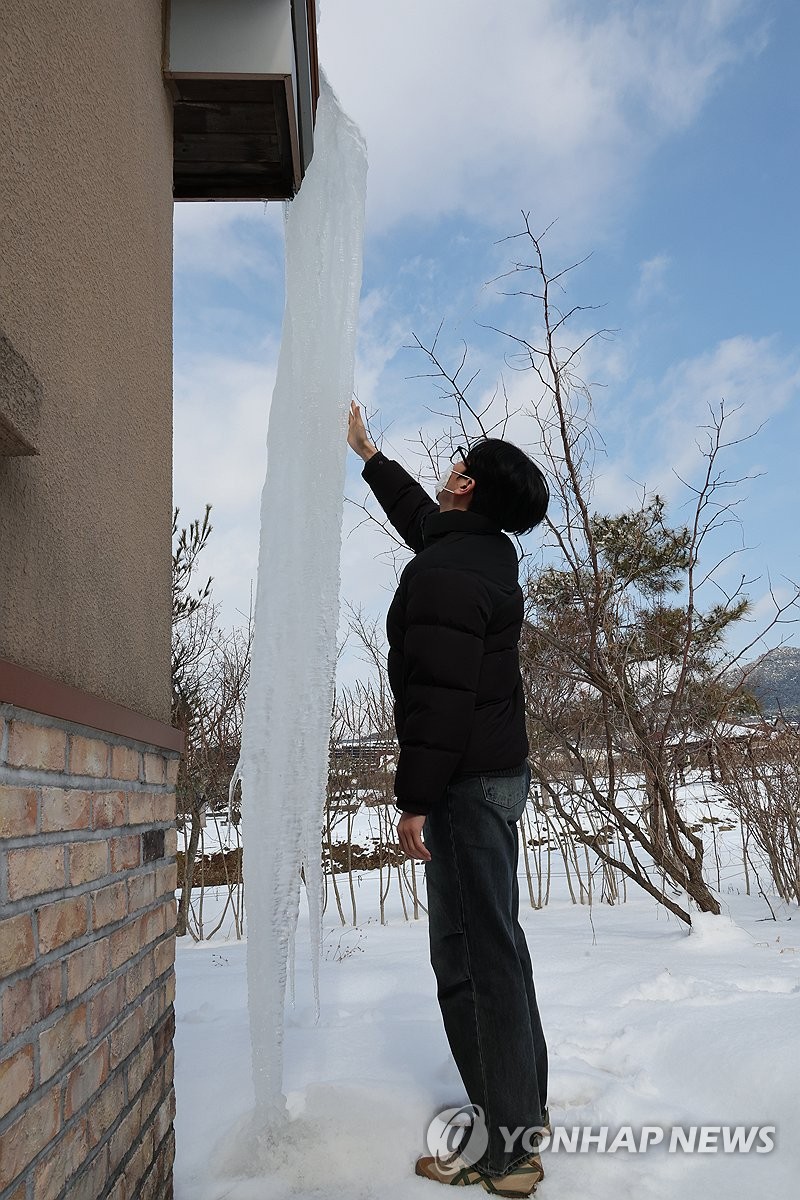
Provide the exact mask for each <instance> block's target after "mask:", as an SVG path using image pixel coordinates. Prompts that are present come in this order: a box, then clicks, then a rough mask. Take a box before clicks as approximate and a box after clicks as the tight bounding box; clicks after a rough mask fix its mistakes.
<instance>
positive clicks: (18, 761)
mask: <svg viewBox="0 0 800 1200" xmlns="http://www.w3.org/2000/svg"><path fill="white" fill-rule="evenodd" d="M66 758H67V735H66V733H65V732H64V730H63V729H53V728H51V727H50V726H48V725H29V724H28V723H27V722H26V721H12V722H11V725H10V728H9V733H8V763H9V765H10V766H12V767H36V768H38V769H39V770H40V771H62V772H63V770H64V767H65V764H66Z"/></svg>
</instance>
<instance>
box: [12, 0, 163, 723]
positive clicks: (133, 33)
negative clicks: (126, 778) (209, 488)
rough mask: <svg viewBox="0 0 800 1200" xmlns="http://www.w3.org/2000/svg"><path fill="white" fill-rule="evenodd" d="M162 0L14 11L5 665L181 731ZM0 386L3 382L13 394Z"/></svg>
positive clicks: (39, 4) (45, 2) (99, 0)
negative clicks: (25, 369) (21, 373)
mask: <svg viewBox="0 0 800 1200" xmlns="http://www.w3.org/2000/svg"><path fill="white" fill-rule="evenodd" d="M161 39H162V0H114V2H113V3H109V2H108V0H81V3H80V4H63V3H55V2H54V0H2V4H1V5H0V63H2V69H1V70H0V130H1V131H2V136H0V213H1V214H2V219H0V333H2V334H4V335H5V336H6V338H7V339H9V341H10V343H11V345H12V346H13V348H14V350H15V351H16V353H17V354H18V355H20V356H22V358H23V359H24V360H25V362H26V363H27V364H28V366H29V367H30V369H31V371H32V372H33V374H34V375H35V377H36V379H37V381H38V383H39V384H40V385H41V394H40V399H39V401H38V402H37V403H38V404H39V405H40V411H39V412H38V414H37V416H36V428H37V434H36V443H35V444H36V447H37V449H38V450H39V455H38V457H35V458H32V457H27V458H0V658H3V657H5V658H8V659H11V660H13V661H14V662H17V663H20V664H22V665H24V666H27V667H30V668H32V669H34V670H37V671H41V672H43V673H45V674H48V675H51V676H53V677H55V678H57V679H59V680H62V681H64V682H66V683H69V684H72V685H74V686H77V687H81V688H83V689H86V690H88V691H91V692H94V693H96V694H98V695H100V696H103V697H105V698H107V699H110V700H115V701H117V702H119V703H121V704H125V705H127V706H129V707H131V708H134V709H136V710H138V711H141V712H144V713H146V714H147V715H149V716H152V717H155V718H157V719H160V720H168V719H169V636H170V512H171V503H172V501H171V459H172V444H171V441H172V434H171V425H172V393H171V286H172V285H171V278H172V192H171V183H172V126H171V103H170V100H169V97H168V94H167V92H166V90H165V88H164V86H163V83H162V78H161ZM1 384H2V381H1V380H0V385H1Z"/></svg>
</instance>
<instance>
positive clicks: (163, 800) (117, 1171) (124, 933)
mask: <svg viewBox="0 0 800 1200" xmlns="http://www.w3.org/2000/svg"><path fill="white" fill-rule="evenodd" d="M177 767H178V755H177V753H175V752H168V751H164V750H162V749H159V748H158V747H156V746H152V745H145V744H143V743H139V742H134V741H131V740H129V739H125V738H121V737H119V736H115V735H113V734H99V733H97V732H96V731H95V730H92V729H90V728H87V727H86V726H81V725H76V724H74V723H70V722H67V721H62V720H57V719H54V718H51V717H43V716H40V715H37V714H35V713H32V712H28V711H25V710H21V709H19V708H15V707H13V706H12V705H9V704H5V705H2V704H0V1195H2V1196H3V1198H4V1200H5V1198H6V1197H9V1200H12V1198H13V1200H60V1198H63V1200H79V1198H81V1200H98V1198H100V1197H112V1198H113V1200H134V1198H140V1200H167V1198H168V1197H170V1196H171V1195H172V1160H173V1155H174V1132H173V1117H174V1112H175V1108H174V1105H175V1095H174V1090H173V1052H172V1038H173V1030H174V1009H173V1000H174V994H175V975H174V957H175V936H174V928H175V900H174V890H175V885H176V871H177V868H176V865H175V848H176V832H175V823H174V822H175V793H174V783H175V777H176V774H177Z"/></svg>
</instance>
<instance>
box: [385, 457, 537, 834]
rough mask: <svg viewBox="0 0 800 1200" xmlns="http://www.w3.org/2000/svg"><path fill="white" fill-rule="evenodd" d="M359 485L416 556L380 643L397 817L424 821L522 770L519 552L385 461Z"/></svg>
mask: <svg viewBox="0 0 800 1200" xmlns="http://www.w3.org/2000/svg"><path fill="white" fill-rule="evenodd" d="M362 474H363V477H364V479H365V480H366V481H367V483H368V484H369V486H370V488H371V489H372V491H373V492H374V494H375V496H376V498H377V500H378V502H379V503H380V505H381V507H382V508H383V510H384V512H385V513H386V515H387V517H388V518H389V520H390V521H391V523H392V525H393V526H394V527H395V529H396V530H397V532H398V533H399V534H400V536H401V537H402V539H403V540H404V541H405V542H406V543H407V545H409V546H410V547H411V549H412V550H414V551H416V556H415V557H414V558H413V559H412V560H411V562H410V563H408V565H407V566H406V567H405V569H404V570H403V573H402V575H401V576H400V584H399V587H398V589H397V592H396V594H395V597H394V599H393V601H392V603H391V606H390V608H389V612H388V615H387V618H386V632H387V636H388V639H389V657H388V668H389V682H390V685H391V688H392V692H393V694H394V700H395V705H394V715H395V727H396V729H397V736H398V739H399V741H400V760H399V762H398V766H397V774H396V777H395V795H396V797H397V806H398V808H401V809H404V810H405V811H406V812H413V813H426V812H428V811H429V810H430V808H431V807H432V806H433V805H434V804H436V802H437V801H438V800H439V799H441V797H442V796H443V795H444V792H445V789H446V788H447V786H448V784H449V783H450V782H451V781H452V780H454V779H456V778H459V777H460V776H463V775H472V774H492V773H498V772H504V771H506V770H513V769H515V768H519V769H522V767H523V766H524V762H525V758H526V756H527V753H528V739H527V736H526V733H525V708H524V702H523V694H522V681H521V678H520V671H519V655H518V650H517V645H518V642H519V636H520V630H521V627H522V618H523V600H522V591H521V589H520V586H519V580H518V564H517V553H516V550H515V548H514V544H513V542H512V541H511V539H510V538H508V537H506V535H505V534H504V533H502V532H501V531H500V530H499V529H498V528H497V526H496V525H494V524H493V523H492V522H491V521H489V520H488V518H486V517H482V516H479V515H478V514H476V513H470V512H460V511H456V512H445V513H440V512H439V506H438V505H437V504H436V503H435V502H434V501H433V500H431V498H430V496H428V494H427V492H425V490H424V489H423V488H422V487H420V485H419V484H418V483H417V482H416V480H414V479H413V478H412V477H411V476H410V475H409V474H408V472H407V471H405V470H404V469H403V467H401V466H400V464H399V463H397V462H393V461H392V460H391V459H388V458H385V457H384V456H383V454H380V453H379V454H376V455H374V456H373V457H372V458H371V459H370V460H369V461H368V462H367V463H366V465H365V467H364V470H363V472H362Z"/></svg>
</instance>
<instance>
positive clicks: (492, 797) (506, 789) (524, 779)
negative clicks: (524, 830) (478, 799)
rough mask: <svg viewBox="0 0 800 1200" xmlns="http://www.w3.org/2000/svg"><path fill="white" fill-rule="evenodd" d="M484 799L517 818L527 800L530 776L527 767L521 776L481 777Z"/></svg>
mask: <svg viewBox="0 0 800 1200" xmlns="http://www.w3.org/2000/svg"><path fill="white" fill-rule="evenodd" d="M480 778H481V787H482V788H483V796H484V799H485V800H487V801H488V803H489V804H491V805H493V806H494V807H495V808H500V809H502V810H503V811H504V812H506V813H508V815H509V816H512V815H513V816H514V817H515V818H516V817H519V816H520V814H521V813H522V810H523V809H524V807H525V803H526V801H527V799H528V787H529V785H530V774H529V770H528V767H527V766H526V768H525V773H524V774H523V775H481V777H480Z"/></svg>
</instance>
